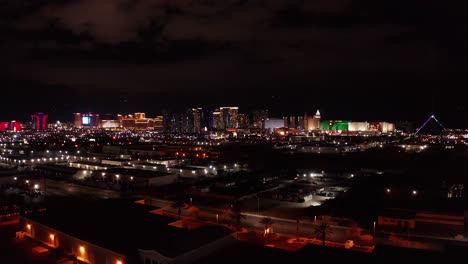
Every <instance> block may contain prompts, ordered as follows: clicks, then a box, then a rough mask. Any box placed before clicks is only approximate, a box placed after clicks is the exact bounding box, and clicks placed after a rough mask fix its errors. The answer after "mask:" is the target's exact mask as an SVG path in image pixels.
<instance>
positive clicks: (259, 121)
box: [253, 109, 268, 129]
mask: <svg viewBox="0 0 468 264" xmlns="http://www.w3.org/2000/svg"><path fill="white" fill-rule="evenodd" d="M267 119H268V110H267V109H260V110H255V111H254V112H253V126H254V127H255V128H261V129H265V120H267Z"/></svg>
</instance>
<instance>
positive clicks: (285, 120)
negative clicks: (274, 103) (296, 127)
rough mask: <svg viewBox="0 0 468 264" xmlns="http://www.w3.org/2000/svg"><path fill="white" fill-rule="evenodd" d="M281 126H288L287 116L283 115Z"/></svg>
mask: <svg viewBox="0 0 468 264" xmlns="http://www.w3.org/2000/svg"><path fill="white" fill-rule="evenodd" d="M283 127H289V118H288V117H287V116H283Z"/></svg>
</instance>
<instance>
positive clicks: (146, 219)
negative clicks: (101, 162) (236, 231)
mask: <svg viewBox="0 0 468 264" xmlns="http://www.w3.org/2000/svg"><path fill="white" fill-rule="evenodd" d="M150 210H154V207H149V206H146V205H141V204H136V203H134V202H133V201H131V200H105V201H100V202H97V203H95V202H94V203H92V204H91V203H89V204H88V203H83V202H82V201H73V202H64V203H62V207H58V206H57V207H56V208H50V209H48V210H46V211H41V212H34V213H31V214H28V215H25V216H24V217H25V218H28V219H30V220H32V221H35V222H38V223H41V224H43V225H45V226H48V227H50V228H53V229H56V230H58V231H60V232H63V233H65V234H68V235H71V236H73V237H76V238H78V239H80V240H84V241H87V242H90V243H92V244H95V245H98V246H100V247H104V248H107V249H109V250H112V251H114V252H117V253H121V254H125V255H127V256H131V255H135V254H138V252H137V250H138V249H143V250H156V251H157V252H159V253H161V254H163V255H165V256H167V257H176V256H179V255H182V254H184V253H187V252H190V251H192V250H194V249H197V248H199V247H200V246H202V245H204V244H206V243H210V242H212V241H215V240H218V239H220V238H223V237H226V236H228V235H229V234H231V233H232V231H231V230H229V229H227V228H225V227H222V226H205V227H201V228H199V229H194V230H185V229H180V228H177V227H172V226H169V225H168V224H169V223H172V222H174V221H176V220H175V219H173V218H170V217H166V216H161V215H157V214H152V213H149V211H150Z"/></svg>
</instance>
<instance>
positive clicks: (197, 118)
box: [192, 108, 203, 134]
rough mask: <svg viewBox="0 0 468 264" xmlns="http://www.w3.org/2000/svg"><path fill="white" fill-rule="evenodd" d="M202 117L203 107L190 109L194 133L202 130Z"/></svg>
mask: <svg viewBox="0 0 468 264" xmlns="http://www.w3.org/2000/svg"><path fill="white" fill-rule="evenodd" d="M202 117H203V109H201V108H193V109H192V118H193V132H194V133H198V134H199V133H201V132H202V119H203V118H202Z"/></svg>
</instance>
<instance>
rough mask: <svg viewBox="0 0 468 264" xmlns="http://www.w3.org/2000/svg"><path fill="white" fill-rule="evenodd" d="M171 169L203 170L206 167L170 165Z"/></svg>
mask: <svg viewBox="0 0 468 264" xmlns="http://www.w3.org/2000/svg"><path fill="white" fill-rule="evenodd" d="M169 168H170V169H179V170H195V171H196V170H203V169H204V168H200V167H194V166H186V165H176V166H171V167H169Z"/></svg>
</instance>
